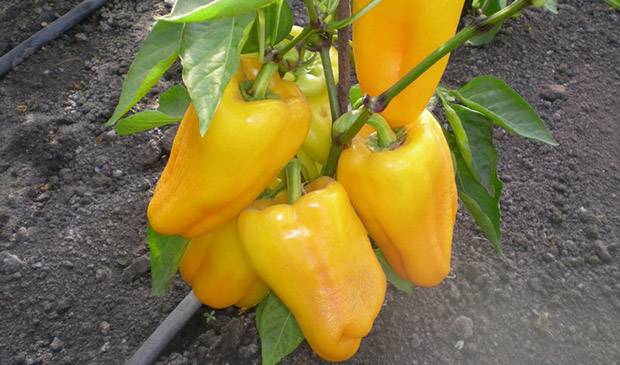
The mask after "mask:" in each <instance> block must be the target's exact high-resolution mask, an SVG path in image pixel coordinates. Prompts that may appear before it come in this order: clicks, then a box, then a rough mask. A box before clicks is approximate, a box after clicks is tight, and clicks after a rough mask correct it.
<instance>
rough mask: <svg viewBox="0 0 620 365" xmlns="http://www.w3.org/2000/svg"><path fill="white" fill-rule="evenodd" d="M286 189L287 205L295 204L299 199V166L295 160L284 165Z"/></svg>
mask: <svg viewBox="0 0 620 365" xmlns="http://www.w3.org/2000/svg"><path fill="white" fill-rule="evenodd" d="M286 189H287V193H288V203H289V204H293V203H295V202H296V201H297V199H299V198H300V197H301V164H300V163H299V160H298V159H296V158H294V159H292V160H291V162H289V163H288V165H286Z"/></svg>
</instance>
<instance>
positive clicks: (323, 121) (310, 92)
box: [284, 26, 338, 164]
mask: <svg viewBox="0 0 620 365" xmlns="http://www.w3.org/2000/svg"><path fill="white" fill-rule="evenodd" d="M301 30H302V28H301V27H298V26H295V27H293V30H292V31H291V35H293V36H296V35H298V34H299V33H300V32H301ZM292 52H297V50H293V51H292ZM308 53H310V52H307V53H306V54H307V55H308ZM329 53H330V59H331V63H332V71H333V72H334V78H335V79H336V80H338V51H337V50H336V49H335V48H334V47H331V48H330V52H329ZM308 56H311V55H308ZM306 58H307V57H306ZM284 78H285V79H286V80H291V81H294V82H295V84H296V85H297V86H298V87H299V89H300V90H301V92H302V93H303V94H304V96H305V97H306V100H307V101H308V105H309V106H310V111H311V113H312V124H311V126H310V130H309V131H308V135H307V136H306V139H305V141H304V144H303V146H302V150H303V151H304V152H305V153H306V154H307V155H308V157H310V158H311V159H313V160H314V161H316V162H317V163H319V164H325V162H326V161H327V156H328V155H329V149H330V147H331V143H332V136H331V131H332V116H331V111H330V108H329V95H328V93H327V83H326V81H325V73H324V72H323V65H322V64H321V59H320V57H318V55H316V54H315V58H314V60H313V61H312V62H311V63H310V64H308V65H305V66H302V67H300V68H298V69H296V70H294V71H292V72H289V73H287V74H286V75H285V76H284Z"/></svg>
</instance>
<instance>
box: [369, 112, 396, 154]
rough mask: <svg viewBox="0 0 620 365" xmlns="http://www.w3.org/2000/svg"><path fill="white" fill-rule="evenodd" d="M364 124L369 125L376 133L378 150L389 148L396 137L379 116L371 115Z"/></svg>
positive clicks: (388, 125)
mask: <svg viewBox="0 0 620 365" xmlns="http://www.w3.org/2000/svg"><path fill="white" fill-rule="evenodd" d="M366 124H368V125H370V126H371V127H373V128H374V129H375V131H377V139H378V142H379V148H382V149H385V148H389V147H390V146H391V145H392V144H394V142H396V140H397V139H398V137H397V136H396V133H394V131H393V130H392V128H391V127H390V124H389V123H388V122H387V121H386V120H385V118H383V117H382V116H381V115H379V114H373V115H371V116H370V118H368V120H367V121H366Z"/></svg>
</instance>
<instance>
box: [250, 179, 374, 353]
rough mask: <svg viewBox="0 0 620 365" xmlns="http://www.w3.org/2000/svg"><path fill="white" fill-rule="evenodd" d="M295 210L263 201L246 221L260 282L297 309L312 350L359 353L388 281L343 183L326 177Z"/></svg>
mask: <svg viewBox="0 0 620 365" xmlns="http://www.w3.org/2000/svg"><path fill="white" fill-rule="evenodd" d="M306 191H307V194H306V195H304V196H302V197H301V198H300V199H299V200H297V202H295V203H294V204H292V205H289V204H278V201H277V200H276V201H271V202H264V201H263V202H259V203H258V204H257V205H255V206H253V207H250V208H248V209H247V210H245V211H244V212H243V213H242V214H241V216H240V217H239V231H240V233H241V238H242V240H243V244H244V246H245V249H246V252H247V253H248V255H249V256H250V260H251V262H252V264H253V265H254V267H255V269H256V271H257V272H258V274H259V276H260V277H261V278H262V279H263V280H264V281H265V282H266V283H267V284H268V285H269V287H271V289H272V290H273V291H274V292H275V294H276V295H277V296H278V297H279V298H280V299H281V300H282V302H283V303H284V304H285V305H286V306H287V307H288V308H289V309H290V310H291V312H292V313H293V315H294V316H295V319H296V320H297V322H298V323H299V326H300V328H301V331H302V332H303V334H304V336H305V337H306V340H307V341H308V343H309V344H310V346H311V347H312V349H313V350H314V351H315V352H316V353H317V354H318V355H319V356H321V357H322V358H324V359H326V360H331V361H342V360H346V359H348V358H350V357H351V356H353V355H354V354H355V352H356V351H357V349H358V348H359V346H360V342H361V339H362V337H364V336H366V335H367V334H368V332H370V329H371V328H372V324H373V321H374V319H375V318H376V316H377V314H378V313H379V310H380V309H381V306H382V304H383V299H384V296H385V290H386V279H385V274H384V273H383V270H382V269H381V265H380V264H379V262H378V261H377V258H376V257H375V255H374V253H373V250H372V247H371V245H370V241H369V240H368V236H367V234H366V230H365V229H364V226H363V225H362V223H361V222H360V220H359V218H358V217H357V215H356V214H355V211H354V209H353V207H352V206H351V203H350V202H349V199H348V197H347V193H346V192H345V190H344V188H343V187H342V185H341V184H340V183H338V182H337V181H334V180H333V179H331V178H328V177H321V178H319V179H317V180H315V181H314V182H312V183H311V184H309V185H307V186H306Z"/></svg>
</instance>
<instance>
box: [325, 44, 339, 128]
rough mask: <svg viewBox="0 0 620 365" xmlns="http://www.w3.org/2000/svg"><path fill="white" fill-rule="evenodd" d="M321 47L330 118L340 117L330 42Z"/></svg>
mask: <svg viewBox="0 0 620 365" xmlns="http://www.w3.org/2000/svg"><path fill="white" fill-rule="evenodd" d="M324 43H325V45H323V46H322V47H321V62H322V63H323V72H324V73H325V83H326V84H327V93H328V95H329V109H330V111H331V114H332V120H336V119H338V118H339V117H340V103H339V102H338V89H337V88H336V79H335V78H334V70H333V69H332V61H331V56H330V54H329V49H330V47H331V45H330V44H331V42H324Z"/></svg>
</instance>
